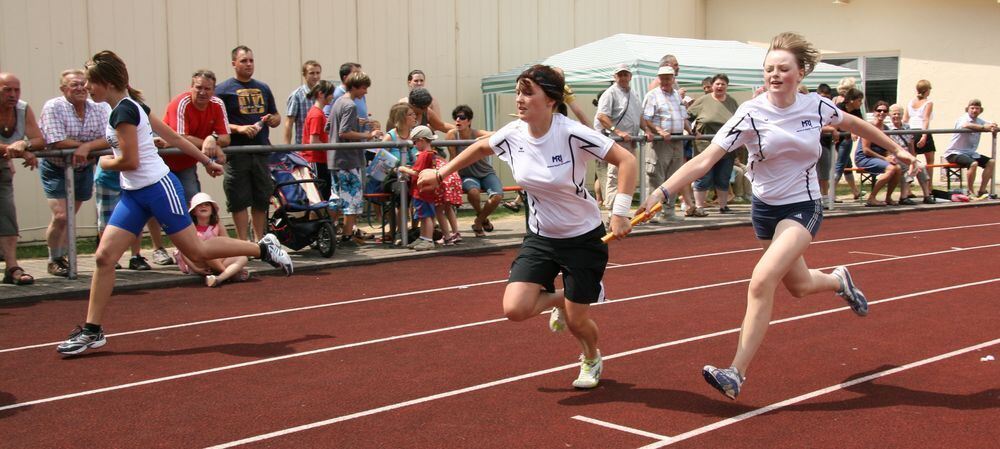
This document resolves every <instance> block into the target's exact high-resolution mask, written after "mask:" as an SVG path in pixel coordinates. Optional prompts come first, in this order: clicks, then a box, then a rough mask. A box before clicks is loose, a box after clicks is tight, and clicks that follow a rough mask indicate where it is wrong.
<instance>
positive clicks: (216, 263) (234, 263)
mask: <svg viewBox="0 0 1000 449" xmlns="http://www.w3.org/2000/svg"><path fill="white" fill-rule="evenodd" d="M188 213H190V214H191V221H193V222H194V226H195V230H196V231H197V232H198V238H200V239H202V240H208V239H212V238H215V237H224V238H229V235H227V234H226V229H225V227H224V226H222V225H220V224H219V205H218V204H217V203H216V202H215V201H213V200H212V197H211V196H209V195H208V194H207V193H205V192H199V193H198V194H197V195H195V196H194V197H193V198H191V207H190V208H189V209H188ZM174 259H176V261H177V267H178V268H180V269H181V272H183V273H185V274H203V275H205V285H207V286H209V287H218V286H219V284H222V283H223V282H225V281H226V280H227V279H229V278H231V277H233V276H237V275H238V277H237V279H239V280H240V281H245V280H247V279H248V278H250V273H249V272H248V271H247V270H246V269H245V267H246V266H247V262H249V259H248V258H247V257H246V256H235V257H227V258H225V259H211V260H206V261H205V265H206V266H204V267H202V266H198V265H196V264H194V263H192V262H191V260H190V259H188V258H187V257H184V254H181V252H180V251H176V250H175V251H174ZM216 273H217V274H216Z"/></svg>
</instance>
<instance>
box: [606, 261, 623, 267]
mask: <svg viewBox="0 0 1000 449" xmlns="http://www.w3.org/2000/svg"><path fill="white" fill-rule="evenodd" d="M620 266H622V264H620V263H614V262H608V267H620Z"/></svg>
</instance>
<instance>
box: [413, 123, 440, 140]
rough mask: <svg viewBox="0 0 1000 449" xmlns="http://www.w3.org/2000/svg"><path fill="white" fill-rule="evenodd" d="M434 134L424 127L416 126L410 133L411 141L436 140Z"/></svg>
mask: <svg viewBox="0 0 1000 449" xmlns="http://www.w3.org/2000/svg"><path fill="white" fill-rule="evenodd" d="M434 137H435V136H434V132H433V131H431V129H430V128H428V127H426V126H424V125H418V126H414V127H413V130H412V131H410V140H417V139H427V140H434Z"/></svg>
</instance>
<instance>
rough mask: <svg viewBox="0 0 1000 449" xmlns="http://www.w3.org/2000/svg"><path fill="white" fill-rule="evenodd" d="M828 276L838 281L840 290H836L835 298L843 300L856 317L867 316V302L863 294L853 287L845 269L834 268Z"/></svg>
mask: <svg viewBox="0 0 1000 449" xmlns="http://www.w3.org/2000/svg"><path fill="white" fill-rule="evenodd" d="M830 274H832V275H833V276H835V277H836V278H837V279H838V280H840V290H837V296H840V297H841V298H844V300H845V301H847V305H849V306H851V310H853V311H854V313H856V314H857V315H858V316H865V315H868V300H867V299H866V298H865V294H864V293H861V290H860V289H859V288H858V287H856V286H855V285H854V280H853V279H851V273H850V272H849V271H847V267H843V266H841V267H837V268H834V269H833V273H830Z"/></svg>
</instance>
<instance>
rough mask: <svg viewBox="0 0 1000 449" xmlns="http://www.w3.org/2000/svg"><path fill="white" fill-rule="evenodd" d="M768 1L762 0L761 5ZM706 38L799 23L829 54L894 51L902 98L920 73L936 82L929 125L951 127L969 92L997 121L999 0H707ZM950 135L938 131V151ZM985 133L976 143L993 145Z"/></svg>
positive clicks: (766, 36)
mask: <svg viewBox="0 0 1000 449" xmlns="http://www.w3.org/2000/svg"><path fill="white" fill-rule="evenodd" d="M765 3H766V6H763V5H764V4H765ZM706 10H707V11H706V17H707V21H706V36H705V37H706V38H707V39H736V40H743V41H756V42H763V43H766V42H769V41H770V38H771V37H772V36H774V35H775V34H778V33H780V32H782V31H796V32H799V33H802V34H803V35H805V37H806V38H807V39H809V40H810V41H811V42H813V43H814V44H815V45H816V46H817V47H819V48H821V49H822V50H823V51H824V54H826V55H832V54H835V53H844V54H850V55H877V56H884V55H893V56H897V55H898V56H899V58H900V60H899V90H898V92H897V95H898V98H899V101H900V102H901V103H903V104H905V102H908V101H910V100H911V99H912V98H914V96H915V92H916V90H915V88H914V86H916V83H917V81H918V80H921V79H927V80H930V81H931V83H932V85H933V91H932V92H931V97H930V98H931V100H933V102H934V119H933V120H932V121H931V127H933V128H952V127H953V126H954V124H955V120H956V119H957V118H958V117H959V116H960V115H961V114H962V113H963V111H964V109H965V106H966V104H967V103H968V101H969V99H971V98H979V99H981V100H982V101H983V105H984V106H985V108H986V111H985V112H984V113H983V117H984V118H986V119H988V120H992V121H1000V89H997V87H996V86H997V81H998V80H1000V50H998V49H997V45H996V42H1000V26H998V25H1000V4H998V3H997V2H996V1H995V0H952V1H948V2H939V1H918V2H914V1H911V0H881V1H866V0H855V1H853V2H851V3H850V4H848V5H844V6H841V5H834V4H833V3H832V2H831V1H827V0H822V1H810V2H804V1H800V0H769V1H767V2H734V1H725V0H707V3H706ZM949 140H950V136H949V135H940V134H939V135H937V137H935V144H936V145H937V148H938V149H939V151H938V154H937V156H938V157H940V156H941V154H943V152H944V150H945V149H946V148H947V145H948V142H949ZM990 145H991V138H990V137H989V135H985V136H983V138H982V139H981V141H980V147H979V151H980V152H982V153H985V154H989V153H990Z"/></svg>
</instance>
